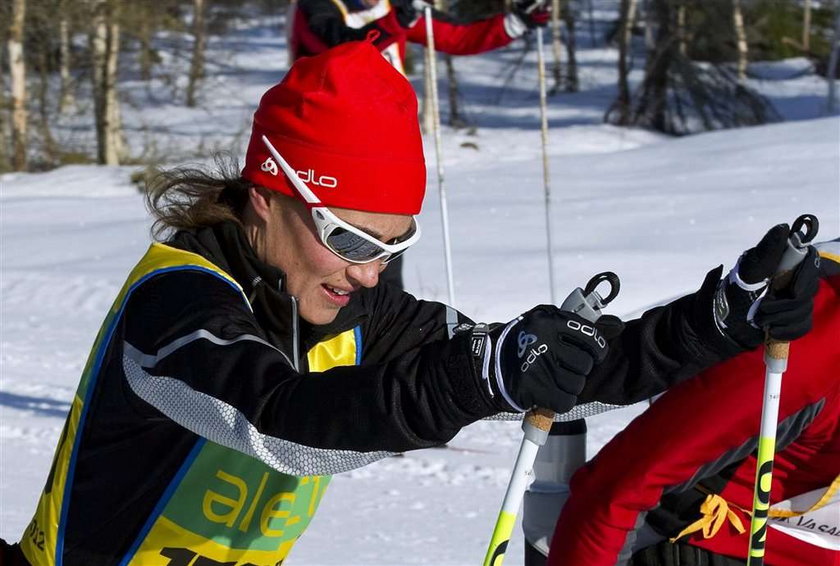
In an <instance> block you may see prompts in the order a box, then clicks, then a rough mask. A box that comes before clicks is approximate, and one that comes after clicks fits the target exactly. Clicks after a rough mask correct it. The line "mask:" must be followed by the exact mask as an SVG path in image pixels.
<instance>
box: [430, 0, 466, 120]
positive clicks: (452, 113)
mask: <svg viewBox="0 0 840 566" xmlns="http://www.w3.org/2000/svg"><path fill="white" fill-rule="evenodd" d="M435 4H436V5H439V6H440V9H441V10H443V11H444V12H448V11H449V8H450V7H451V6H450V3H449V0H438V1H437V2H435ZM443 64H444V65H445V66H446V87H447V94H448V96H449V125H450V126H452V127H453V128H460V127H463V126H464V125H465V122H464V119H463V118H462V117H461V110H460V107H459V105H458V99H459V93H458V77H457V76H456V75H455V61H454V59H453V58H452V55H449V54H448V53H447V54H445V55H444V56H443Z"/></svg>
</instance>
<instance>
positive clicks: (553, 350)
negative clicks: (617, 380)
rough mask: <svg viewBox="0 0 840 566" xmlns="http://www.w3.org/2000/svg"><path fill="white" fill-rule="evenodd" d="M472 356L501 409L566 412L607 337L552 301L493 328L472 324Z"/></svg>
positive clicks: (601, 357)
mask: <svg viewBox="0 0 840 566" xmlns="http://www.w3.org/2000/svg"><path fill="white" fill-rule="evenodd" d="M472 344H473V356H474V362H475V365H476V371H477V373H478V374H479V375H480V376H481V377H482V379H483V380H484V381H485V385H486V386H487V387H488V389H489V392H490V394H491V395H492V397H493V403H494V404H495V405H496V407H497V408H498V409H499V410H500V411H516V412H524V411H527V410H528V409H531V408H532V407H537V406H538V407H544V408H546V409H551V410H553V411H555V412H558V413H565V412H567V411H569V410H570V409H571V408H572V407H574V406H575V404H577V396H578V395H579V394H580V392H581V391H582V390H583V386H584V385H585V383H586V376H587V375H588V374H589V372H591V371H592V368H593V367H595V365H596V364H598V363H600V362H602V361H604V358H606V356H607V350H608V346H607V341H606V339H605V338H604V336H603V335H602V333H601V332H600V331H599V330H595V329H593V326H592V324H591V323H590V322H588V321H586V320H585V319H583V318H581V317H579V316H577V315H576V314H573V313H569V312H564V311H561V310H560V309H558V308H557V307H554V306H551V305H541V306H538V307H535V308H533V309H531V310H530V311H528V312H527V313H525V314H523V315H522V316H520V317H518V318H517V319H515V320H513V321H511V322H510V323H508V324H507V325H504V326H503V325H498V326H497V327H496V328H494V329H492V330H490V331H489V333H487V332H485V331H482V329H481V328H480V326H478V327H476V328H475V329H473V342H472Z"/></svg>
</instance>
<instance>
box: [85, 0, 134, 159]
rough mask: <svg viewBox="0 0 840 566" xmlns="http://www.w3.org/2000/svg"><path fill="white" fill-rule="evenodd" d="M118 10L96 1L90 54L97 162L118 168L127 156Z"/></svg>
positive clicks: (115, 4) (94, 2) (115, 7)
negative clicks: (119, 82)
mask: <svg viewBox="0 0 840 566" xmlns="http://www.w3.org/2000/svg"><path fill="white" fill-rule="evenodd" d="M117 7H118V3H117V2H111V1H109V0H93V5H92V8H93V18H92V23H93V28H92V31H91V37H90V51H91V59H92V62H91V79H92V83H93V99H94V114H95V118H96V149H97V152H96V153H97V156H96V157H97V162H98V163H100V164H103V165H118V164H119V162H120V160H121V159H122V158H123V157H124V155H125V144H124V142H123V138H122V123H121V122H122V120H121V118H120V108H119V98H118V96H117V67H118V63H119V44H120V25H119V22H118V19H117V14H116V10H117Z"/></svg>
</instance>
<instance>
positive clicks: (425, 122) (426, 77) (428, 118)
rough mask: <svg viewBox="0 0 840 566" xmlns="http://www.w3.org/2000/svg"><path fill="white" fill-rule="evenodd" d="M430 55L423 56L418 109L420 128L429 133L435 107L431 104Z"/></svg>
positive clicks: (432, 128) (432, 124) (433, 120)
mask: <svg viewBox="0 0 840 566" xmlns="http://www.w3.org/2000/svg"><path fill="white" fill-rule="evenodd" d="M429 59H430V57H425V58H424V64H423V107H422V108H421V109H420V129H421V130H423V133H424V134H431V133H432V132H433V131H434V129H435V125H434V122H435V109H434V108H433V106H432V69H431V67H430V66H429Z"/></svg>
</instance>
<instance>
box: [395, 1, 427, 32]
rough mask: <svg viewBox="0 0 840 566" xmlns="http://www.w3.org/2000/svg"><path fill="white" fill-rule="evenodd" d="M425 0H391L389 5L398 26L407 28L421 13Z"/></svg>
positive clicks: (414, 22)
mask: <svg viewBox="0 0 840 566" xmlns="http://www.w3.org/2000/svg"><path fill="white" fill-rule="evenodd" d="M425 6H426V2H424V1H423V0H391V7H392V8H393V10H394V14H395V15H396V16H397V21H398V22H399V24H400V26H402V27H404V28H406V29H408V28H410V27H412V26H413V25H414V24H416V23H417V20H418V19H420V16H422V15H423V9H424V8H425Z"/></svg>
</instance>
